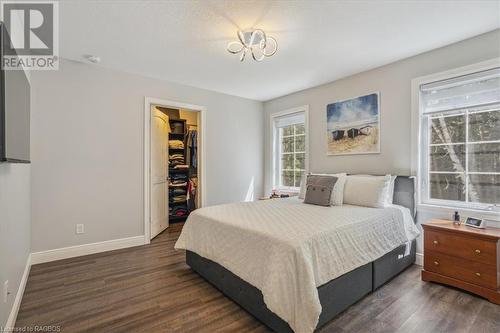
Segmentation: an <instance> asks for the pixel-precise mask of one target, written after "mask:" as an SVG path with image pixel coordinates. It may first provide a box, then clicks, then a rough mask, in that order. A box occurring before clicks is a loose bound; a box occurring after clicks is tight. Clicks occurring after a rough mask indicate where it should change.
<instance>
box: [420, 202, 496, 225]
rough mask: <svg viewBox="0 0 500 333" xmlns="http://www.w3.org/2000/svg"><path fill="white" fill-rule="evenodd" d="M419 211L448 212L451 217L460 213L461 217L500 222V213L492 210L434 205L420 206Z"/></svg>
mask: <svg viewBox="0 0 500 333" xmlns="http://www.w3.org/2000/svg"><path fill="white" fill-rule="evenodd" d="M417 211H419V212H440V213H443V212H447V213H449V215H450V218H451V215H452V214H453V213H454V212H456V211H458V213H459V214H460V215H461V216H474V217H477V218H481V219H485V220H490V221H494V222H500V212H496V211H490V210H481V209H473V208H463V207H451V206H442V205H433V204H418V205H417Z"/></svg>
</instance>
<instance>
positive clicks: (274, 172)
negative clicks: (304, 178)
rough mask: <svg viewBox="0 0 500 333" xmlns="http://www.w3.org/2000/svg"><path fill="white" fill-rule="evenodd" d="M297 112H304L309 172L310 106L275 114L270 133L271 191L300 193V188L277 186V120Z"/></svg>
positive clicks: (306, 165)
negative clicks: (275, 123) (275, 125)
mask: <svg viewBox="0 0 500 333" xmlns="http://www.w3.org/2000/svg"><path fill="white" fill-rule="evenodd" d="M297 112H304V127H305V136H306V142H305V162H304V163H305V165H304V167H305V173H306V174H307V173H308V172H309V105H301V106H298V107H295V108H291V109H287V110H283V111H280V112H275V113H273V114H271V116H270V117H269V133H270V140H269V141H270V142H269V145H270V152H271V155H270V161H271V163H270V175H271V190H278V191H284V192H290V193H298V192H299V190H300V188H298V187H277V186H276V183H275V182H276V175H277V172H278V171H279V170H278V165H276V158H275V154H277V153H278V152H277V144H276V136H277V135H278V133H277V131H276V128H275V127H274V122H275V119H276V118H278V117H282V116H286V115H290V114H294V113H297Z"/></svg>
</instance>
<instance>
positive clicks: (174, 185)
mask: <svg viewBox="0 0 500 333" xmlns="http://www.w3.org/2000/svg"><path fill="white" fill-rule="evenodd" d="M144 111H145V112H144V113H145V118H144V125H145V126H144V243H145V244H148V243H149V242H150V240H151V239H153V238H154V237H156V236H157V235H158V234H159V233H161V232H162V231H163V230H165V229H166V228H168V226H169V225H170V224H171V223H175V222H182V221H185V220H186V219H187V217H188V216H189V214H190V213H191V212H192V211H193V210H195V209H197V208H200V207H202V206H203V203H204V197H205V196H204V189H205V187H204V177H203V174H204V172H203V169H204V163H203V162H204V149H203V147H204V143H205V142H204V132H203V130H202V125H203V124H204V116H205V108H204V107H203V106H199V105H191V104H186V103H179V102H173V101H166V100H159V99H154V98H148V97H146V99H145V108H144Z"/></svg>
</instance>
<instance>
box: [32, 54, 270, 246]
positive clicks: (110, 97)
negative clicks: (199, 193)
mask: <svg viewBox="0 0 500 333" xmlns="http://www.w3.org/2000/svg"><path fill="white" fill-rule="evenodd" d="M166 65H168V64H166ZM32 90H33V110H32V115H33V116H32V215H33V217H32V218H33V241H32V247H33V252H37V251H44V250H49V249H55V248H61V247H67V246H72V245H79V244H86V243H92V242H100V241H104V240H111V239H119V238H125V237H131V236H138V235H142V234H143V233H144V230H143V223H144V222H143V126H144V124H143V118H144V115H143V113H144V97H145V96H149V97H155V98H161V99H167V100H173V101H178V102H184V103H189V104H196V105H203V106H205V107H206V108H207V114H206V124H205V125H206V127H205V131H206V142H204V143H203V144H204V145H205V147H206V203H207V204H208V205H214V204H220V203H226V202H234V201H242V200H245V199H246V198H247V193H248V191H249V188H251V187H252V186H253V188H254V191H255V196H256V197H257V196H259V195H261V193H262V183H263V155H262V149H263V136H264V131H263V127H262V124H263V121H264V119H263V112H262V103H260V102H256V101H251V100H248V99H243V98H239V97H233V96H229V95H224V94H220V93H215V92H211V91H207V90H203V89H197V88H192V87H187V86H182V85H178V84H173V83H168V82H163V81H159V80H154V79H149V78H145V77H141V76H137V75H132V74H126V73H121V72H116V71H112V70H107V69H103V68H100V67H97V66H92V65H87V64H82V63H77V62H71V61H65V60H63V61H61V63H60V70H59V71H46V72H42V71H39V72H36V73H33V75H32ZM77 223H83V224H85V234H81V235H76V234H75V225H76V224H77Z"/></svg>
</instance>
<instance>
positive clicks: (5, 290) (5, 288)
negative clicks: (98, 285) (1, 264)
mask: <svg viewBox="0 0 500 333" xmlns="http://www.w3.org/2000/svg"><path fill="white" fill-rule="evenodd" d="M9 294H10V293H9V280H7V281H5V282H4V283H3V302H4V303H7V300H8V297H9Z"/></svg>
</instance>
